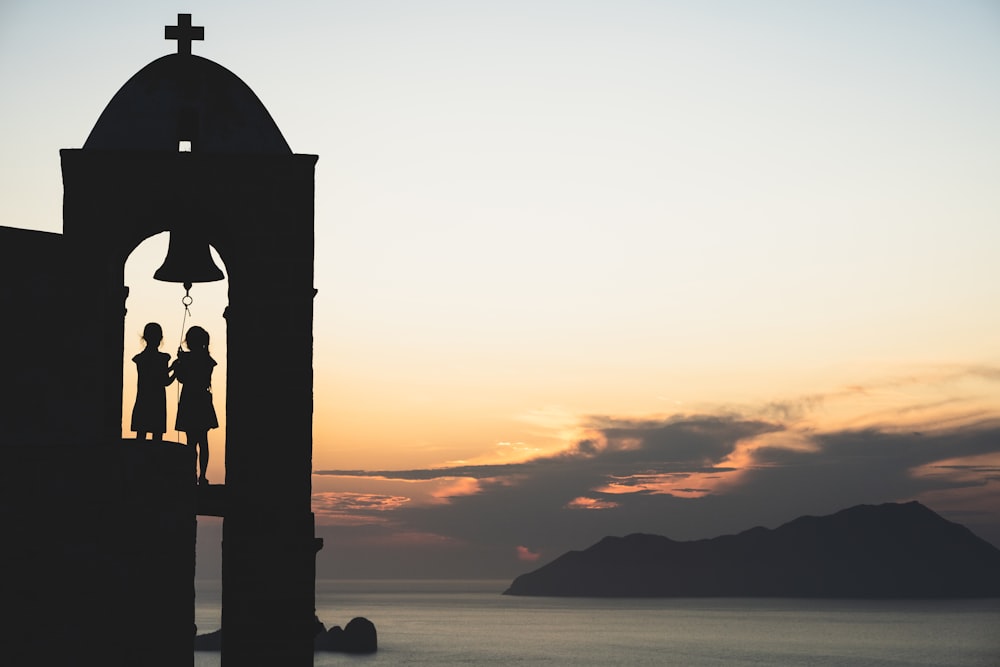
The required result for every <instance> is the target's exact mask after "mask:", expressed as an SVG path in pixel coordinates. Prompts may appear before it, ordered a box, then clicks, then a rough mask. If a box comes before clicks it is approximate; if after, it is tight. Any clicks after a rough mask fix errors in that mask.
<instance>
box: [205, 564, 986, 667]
mask: <svg viewBox="0 0 1000 667" xmlns="http://www.w3.org/2000/svg"><path fill="white" fill-rule="evenodd" d="M508 583H509V582H507V581H321V582H317V596H316V597H317V613H318V615H319V617H320V620H322V621H323V622H324V623H325V624H326V626H327V627H330V626H332V625H340V626H344V625H345V624H346V623H347V621H349V620H350V619H351V618H353V617H354V616H365V617H367V618H369V619H370V620H371V621H372V622H374V623H375V626H376V628H377V630H378V639H379V651H378V653H376V654H375V655H372V656H362V657H358V656H348V655H341V654H333V653H324V654H317V655H316V659H315V665H317V666H326V665H356V666H360V665H365V666H366V667H367V666H368V665H512V664H513V665H593V666H595V667H596V666H598V665H599V666H601V667H606V666H607V665H678V666H683V667H704V666H708V665H758V666H771V667H776V666H782V665H795V666H828V665H850V666H852V667H853V666H858V665H873V666H889V665H893V666H897V667H898V666H901V665H938V666H941V667H964V666H970V667H971V666H973V665H975V666H978V667H987V666H989V667H997V666H998V665H1000V599H990V600H943V601H941V600H934V601H929V600H907V601H886V600H880V601H867V600H795V599H703V598H701V599H657V600H636V599H592V598H588V599H571V598H531V597H507V596H503V595H500V593H501V592H502V591H503V590H504V588H506V586H507V584H508ZM196 614H197V619H196V620H197V623H198V628H199V632H209V631H211V630H214V629H217V628H218V627H219V623H220V617H221V614H220V607H219V597H218V588H217V586H202V587H200V588H199V591H198V604H197V609H196ZM195 664H196V665H197V666H198V667H215V666H217V665H219V654H218V653H196V654H195Z"/></svg>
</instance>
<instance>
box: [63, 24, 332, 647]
mask: <svg viewBox="0 0 1000 667" xmlns="http://www.w3.org/2000/svg"><path fill="white" fill-rule="evenodd" d="M203 34H204V33H203V29H202V28H199V27H196V26H192V25H191V21H190V15H186V14H181V15H179V17H178V25H176V26H170V27H168V28H167V29H166V37H167V38H168V39H175V40H177V43H178V52H177V53H175V54H170V55H167V56H164V57H162V58H159V59H157V60H155V61H153V62H151V63H150V64H149V65H147V66H146V67H144V68H143V69H141V70H140V71H139V72H138V73H137V74H135V76H133V77H132V78H131V79H130V80H129V81H128V82H126V83H125V85H124V86H122V88H121V89H120V90H119V91H118V93H117V94H116V95H115V96H114V98H113V99H112V100H111V102H110V103H109V104H108V106H107V107H106V108H105V110H104V112H103V113H102V114H101V116H100V118H99V120H98V121H97V124H96V125H95V126H94V128H93V130H92V131H91V133H90V136H89V137H88V139H87V141H86V143H85V144H84V146H83V148H82V149H65V150H63V151H61V156H62V169H63V183H64V206H63V211H64V213H63V215H64V236H65V237H66V239H67V240H68V241H70V242H71V243H72V245H73V247H74V248H75V249H77V250H79V256H80V257H81V258H82V259H80V260H79V266H78V267H75V270H77V271H78V273H77V276H78V277H79V279H80V280H81V281H88V284H89V285H90V288H91V289H92V290H93V291H94V292H95V302H96V303H99V304H101V306H100V307H99V308H97V309H96V310H94V312H93V313H92V314H90V315H87V316H86V317H89V318H90V320H91V321H89V322H85V323H84V324H83V326H91V325H92V326H91V328H90V330H93V331H101V332H103V335H102V336H100V337H99V338H95V339H94V341H93V343H94V347H93V348H92V349H93V352H94V354H93V355H92V356H93V358H92V360H91V361H90V362H88V363H89V364H90V366H89V371H92V372H93V377H95V378H100V383H101V387H100V391H98V392H95V393H94V395H93V398H92V400H93V404H92V405H91V406H89V408H90V409H89V410H86V411H85V412H87V414H89V415H91V416H90V417H89V418H90V419H91V424H90V431H92V432H93V433H94V434H96V435H99V437H100V438H101V439H104V440H107V441H111V440H118V439H120V437H121V426H122V411H121V402H122V368H121V367H122V355H123V348H124V332H123V318H124V313H125V310H124V309H125V307H126V306H127V293H128V289H127V287H126V286H125V285H124V265H125V261H126V259H127V258H128V256H129V254H130V253H131V252H132V250H133V249H135V248H136V247H137V246H138V245H139V244H140V243H141V242H142V241H144V240H145V239H147V238H149V237H151V236H153V235H155V234H159V233H161V232H163V231H168V232H170V233H171V246H172V250H173V244H174V241H175V240H177V239H185V238H187V239H190V238H197V239H199V240H200V242H205V243H209V244H211V245H212V246H213V247H215V249H216V250H217V251H218V253H219V256H220V257H221V258H222V260H223V261H224V263H225V266H226V269H227V273H228V280H229V304H228V307H227V309H226V313H225V315H226V322H227V330H226V340H227V348H228V357H227V360H226V372H227V397H226V405H225V407H224V410H225V419H226V431H227V433H226V484H225V487H224V489H218V488H216V487H212V488H211V491H213V492H214V501H213V502H212V507H207V506H206V504H205V502H204V501H205V498H199V502H200V503H202V504H201V505H200V510H199V511H200V512H201V513H212V514H219V515H222V516H224V520H223V544H222V563H223V565H222V567H223V571H222V576H223V601H222V604H223V612H222V613H223V617H222V631H223V655H222V659H223V665H226V666H227V667H232V666H233V665H256V664H266V665H311V664H312V641H313V631H314V627H313V618H314V607H315V556H316V551H317V550H318V549H319V547H320V542H319V541H318V540H317V539H316V538H315V531H314V517H313V514H312V510H311V473H312V400H313V398H312V379H313V378H312V308H313V296H314V294H315V290H314V288H313V264H314V260H313V224H314V223H313V215H314V214H313V199H314V171H315V164H316V160H317V156H315V155H298V154H293V153H292V151H291V150H290V149H289V147H288V144H287V143H286V142H285V139H284V138H283V136H282V135H281V132H280V131H279V130H278V127H277V126H276V125H275V123H274V121H273V120H272V118H271V116H270V114H269V113H268V112H267V110H266V109H265V108H264V106H263V105H262V104H261V102H260V100H259V99H258V98H257V96H256V95H255V94H254V93H253V91H251V90H250V88H249V87H247V85H246V84H245V83H243V81H241V80H240V79H239V78H238V77H237V76H236V75H234V74H233V73H232V72H230V71H228V70H227V69H225V68H223V67H221V66H220V65H218V64H216V63H214V62H212V61H210V60H207V59H205V58H201V57H199V56H195V55H192V54H191V41H192V40H198V39H202V38H203ZM179 289H180V288H179ZM195 289H196V288H195ZM181 294H182V292H181V291H179V292H178V298H179V297H180V296H181ZM212 333H213V335H218V333H221V332H212ZM216 407H217V409H220V408H221V407H222V406H216ZM220 411H221V410H220ZM192 470H193V468H192ZM191 483H192V484H193V483H194V482H193V477H192V479H191ZM191 557H192V559H193V554H192V556H191ZM188 632H189V633H190V630H188Z"/></svg>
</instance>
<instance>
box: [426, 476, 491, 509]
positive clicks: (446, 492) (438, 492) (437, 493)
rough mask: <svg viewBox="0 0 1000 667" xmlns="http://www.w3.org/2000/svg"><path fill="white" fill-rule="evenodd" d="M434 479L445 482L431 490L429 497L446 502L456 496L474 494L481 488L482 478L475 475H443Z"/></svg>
mask: <svg viewBox="0 0 1000 667" xmlns="http://www.w3.org/2000/svg"><path fill="white" fill-rule="evenodd" d="M436 481H437V482H438V483H441V482H444V483H446V484H447V486H444V487H441V488H438V489H435V490H434V491H433V492H431V497H432V498H434V499H435V500H436V501H437V502H439V503H448V502H449V501H450V500H451V499H452V498H454V497H456V496H474V495H476V494H477V493H479V492H480V491H482V490H483V489H482V480H478V479H476V478H475V477H445V478H442V479H440V480H436Z"/></svg>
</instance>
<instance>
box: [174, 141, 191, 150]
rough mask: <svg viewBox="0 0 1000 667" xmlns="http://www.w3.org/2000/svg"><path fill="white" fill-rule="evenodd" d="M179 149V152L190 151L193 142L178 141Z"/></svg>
mask: <svg viewBox="0 0 1000 667" xmlns="http://www.w3.org/2000/svg"><path fill="white" fill-rule="evenodd" d="M177 151H178V152H179V153H190V152H191V142H190V141H183V140H182V141H178V142H177Z"/></svg>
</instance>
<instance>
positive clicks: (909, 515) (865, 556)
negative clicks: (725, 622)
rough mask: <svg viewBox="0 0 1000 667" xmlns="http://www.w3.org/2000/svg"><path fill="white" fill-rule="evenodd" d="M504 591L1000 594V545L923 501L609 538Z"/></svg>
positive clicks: (722, 594) (575, 593)
mask: <svg viewBox="0 0 1000 667" xmlns="http://www.w3.org/2000/svg"><path fill="white" fill-rule="evenodd" d="M504 594H505V595H544V596H568V597H817V598H943V597H1000V549H997V548H996V547H994V546H993V545H992V544H990V543H989V542H986V541H985V540H983V539H981V538H979V537H977V536H976V535H974V534H973V533H972V531H970V530H969V529H968V528H965V527H964V526H962V525H960V524H957V523H953V522H951V521H947V520H946V519H944V518H942V517H941V516H939V515H938V514H936V513H934V512H933V511H931V510H930V509H928V508H926V507H924V506H923V505H921V504H920V503H918V502H909V503H905V504H895V503H889V504H884V505H877V506H873V505H858V506H856V507H851V508H849V509H845V510H842V511H840V512H837V513H836V514H832V515H830V516H823V517H813V516H803V517H799V518H798V519H795V520H793V521H791V522H789V523H786V524H784V525H782V526H780V527H778V528H776V529H774V530H768V529H766V528H760V527H758V528H752V529H750V530H747V531H745V532H742V533H739V534H737V535H726V536H723V537H716V538H713V539H706V540H696V541H691V542H676V541H674V540H671V539H669V538H666V537H661V536H658V535H646V534H641V533H637V534H633V535H628V536H626V537H606V538H604V539H602V540H601V541H600V542H598V543H597V544H595V545H593V546H591V547H590V548H588V549H586V550H584V551H570V552H567V553H565V554H563V555H562V556H560V557H559V558H556V559H555V560H554V561H552V562H551V563H549V564H547V565H545V566H543V567H541V568H539V569H537V570H535V571H533V572H529V573H527V574H523V575H521V576H519V577H517V578H516V579H515V580H514V581H513V582H512V583H511V585H510V588H508V589H507V590H506V591H505V592H504Z"/></svg>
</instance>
